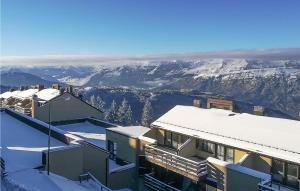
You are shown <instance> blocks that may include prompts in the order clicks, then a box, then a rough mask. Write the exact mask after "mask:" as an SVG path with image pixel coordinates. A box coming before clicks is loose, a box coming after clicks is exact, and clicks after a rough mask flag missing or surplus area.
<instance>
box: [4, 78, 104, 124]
mask: <svg viewBox="0 0 300 191" xmlns="http://www.w3.org/2000/svg"><path fill="white" fill-rule="evenodd" d="M0 100H1V108H10V109H14V110H16V111H18V112H20V113H23V114H26V115H28V116H32V117H33V118H36V119H39V120H41V121H44V122H47V123H48V122H49V121H51V122H56V121H62V120H71V119H79V118H88V117H93V118H96V119H103V118H104V115H103V112H102V111H100V110H98V109H97V108H95V107H93V106H92V105H90V104H88V103H86V102H85V101H83V100H82V99H81V98H80V97H76V96H74V94H73V89H72V87H71V86H70V87H67V88H66V89H62V88H61V87H60V86H59V85H58V84H54V85H52V87H51V88H46V89H45V88H44V86H42V85H36V86H32V87H30V88H29V87H23V86H22V87H20V89H19V90H11V91H8V92H5V93H2V94H0ZM49 117H50V118H51V120H49Z"/></svg>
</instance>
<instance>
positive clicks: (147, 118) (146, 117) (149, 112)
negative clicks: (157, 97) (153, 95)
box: [141, 100, 152, 127]
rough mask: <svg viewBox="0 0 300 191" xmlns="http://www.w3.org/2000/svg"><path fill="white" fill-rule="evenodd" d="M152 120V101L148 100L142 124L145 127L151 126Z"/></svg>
mask: <svg viewBox="0 0 300 191" xmlns="http://www.w3.org/2000/svg"><path fill="white" fill-rule="evenodd" d="M151 120H152V106H151V102H150V101H149V100H147V101H146V102H145V105H144V108H143V114H142V119H141V124H142V125H143V126H145V127H149V126H150V123H151Z"/></svg>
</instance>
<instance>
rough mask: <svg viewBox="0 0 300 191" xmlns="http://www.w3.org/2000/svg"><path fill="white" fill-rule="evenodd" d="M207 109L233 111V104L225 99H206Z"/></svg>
mask: <svg viewBox="0 0 300 191" xmlns="http://www.w3.org/2000/svg"><path fill="white" fill-rule="evenodd" d="M207 108H208V109H210V108H218V109H225V110H230V111H233V110H234V103H233V101H231V100H225V99H217V98H208V99H207Z"/></svg>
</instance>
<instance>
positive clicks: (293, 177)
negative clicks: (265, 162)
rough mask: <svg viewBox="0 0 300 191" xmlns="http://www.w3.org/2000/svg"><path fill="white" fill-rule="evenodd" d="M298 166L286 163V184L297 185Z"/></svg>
mask: <svg viewBox="0 0 300 191" xmlns="http://www.w3.org/2000/svg"><path fill="white" fill-rule="evenodd" d="M298 176H299V168H298V166H297V165H295V164H287V185H289V186H292V187H299V182H298Z"/></svg>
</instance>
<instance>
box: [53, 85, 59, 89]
mask: <svg viewBox="0 0 300 191" xmlns="http://www.w3.org/2000/svg"><path fill="white" fill-rule="evenodd" d="M52 88H53V89H57V90H59V89H60V85H59V84H52Z"/></svg>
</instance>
